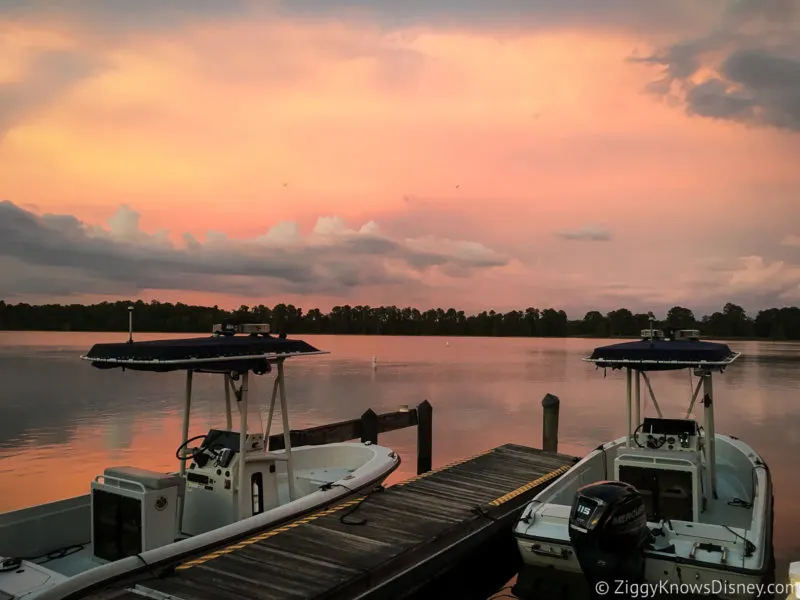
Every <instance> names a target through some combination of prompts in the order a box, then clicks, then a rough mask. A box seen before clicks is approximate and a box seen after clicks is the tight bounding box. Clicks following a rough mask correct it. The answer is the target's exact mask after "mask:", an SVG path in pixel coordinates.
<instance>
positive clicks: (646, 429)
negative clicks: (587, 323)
mask: <svg viewBox="0 0 800 600" xmlns="http://www.w3.org/2000/svg"><path fill="white" fill-rule="evenodd" d="M740 355H741V353H739V352H734V351H732V350H731V349H730V347H729V346H728V345H727V344H723V343H713V342H707V341H702V340H700V332H699V331H697V330H679V331H673V332H670V333H668V334H667V335H665V334H664V332H663V331H662V330H658V329H652V328H650V329H645V330H643V331H642V339H640V340H638V341H629V342H622V343H617V344H612V345H608V346H602V347H598V348H596V349H595V350H594V352H592V354H591V356H588V357H586V358H585V359H584V360H586V361H588V362H590V363H594V364H595V365H596V366H597V367H601V368H603V369H606V368H610V369H614V370H617V369H624V370H625V380H626V390H627V394H626V421H627V423H626V429H627V432H626V434H625V435H624V436H623V437H620V438H618V439H616V440H613V441H610V442H606V443H603V444H601V445H600V446H599V447H598V448H597V449H595V450H594V451H592V452H590V453H589V454H588V455H587V456H586V457H585V458H583V459H582V460H581V461H580V462H578V463H576V464H575V466H574V467H572V469H570V471H568V472H567V473H566V474H565V475H564V476H562V477H561V478H560V479H558V480H556V481H555V482H554V483H552V484H551V485H550V486H548V487H547V488H546V489H544V490H543V491H542V492H541V493H539V494H538V495H537V496H536V497H535V498H534V499H533V500H532V501H531V502H530V504H529V505H528V506H527V507H526V508H525V510H524V511H523V513H522V516H521V518H520V519H519V521H518V522H517V524H516V526H515V528H514V535H515V537H516V541H517V546H518V548H519V551H520V553H521V555H522V558H523V562H524V564H525V568H524V572H521V573H520V578H521V579H524V580H525V583H524V586H525V588H526V589H528V590H530V589H537V586H539V587H538V589H542V587H541V586H546V585H548V584H552V582H554V581H556V582H560V583H559V585H563V584H564V582H569V581H570V578H569V577H568V576H566V575H569V574H580V575H581V576H582V577H585V579H587V580H588V581H589V583H590V584H594V585H596V584H597V582H599V581H603V582H605V583H606V584H608V585H611V586H614V585H615V584H614V583H613V582H614V581H621V580H628V581H631V582H633V583H637V582H638V583H642V582H644V583H650V584H654V585H662V584H661V582H664V584H667V587H666V588H665V589H668V590H672V592H675V591H678V590H684V593H685V590H686V589H694V590H696V591H697V593H699V594H700V595H703V594H704V592H707V593H711V594H714V595H716V596H717V597H721V598H751V597H754V596H755V593H756V591H757V590H758V587H757V585H758V584H759V583H763V582H765V581H769V580H770V579H771V578H772V577H774V556H773V549H772V524H773V521H772V510H773V497H772V483H771V477H770V473H769V470H768V468H767V465H766V464H765V463H764V461H763V460H762V458H761V457H760V456H759V455H758V453H757V452H756V451H755V450H753V448H751V447H750V446H749V445H748V444H746V443H745V442H743V441H742V440H740V439H737V438H735V437H733V436H730V435H723V434H720V433H716V431H715V427H714V404H715V397H714V389H713V383H712V378H713V374H714V373H722V372H723V371H724V370H725V369H726V368H727V367H728V366H730V365H731V364H732V363H733V362H734V361H735V360H736V359H737V358H739V356H740ZM678 369H691V370H692V371H693V374H694V376H695V377H697V383H696V385H694V386H693V394H692V396H691V400H690V402H689V407H688V410H687V411H686V414H685V415H684V416H683V418H666V417H664V416H663V415H662V411H661V408H660V406H659V404H658V401H657V399H656V395H655V393H654V391H653V386H652V383H651V380H650V375H649V374H650V373H652V372H658V371H672V370H678ZM642 383H644V386H643V385H642ZM642 387H646V389H647V393H648V395H649V397H650V399H651V400H652V404H653V408H654V409H655V412H656V414H657V416H654V417H646V418H642V393H641V391H642ZM698 399H699V400H700V403H701V404H702V406H703V414H704V419H703V424H702V425H701V424H699V423H698V422H697V421H695V420H694V419H693V418H691V417H692V410H693V408H694V407H695V405H696V403H697V401H698ZM565 576H566V577H565ZM573 581H574V578H573ZM594 585H592V586H591V587H594ZM668 585H672V586H673V587H671V588H670V587H668ZM681 585H683V586H684V587H680V586H681ZM686 585H693V586H695V587H694V588H686ZM698 585H700V586H703V585H705V586H706V587H697V586H698ZM600 587H601V588H602V586H600ZM663 587H664V585H662V588H663ZM612 589H613V588H612ZM662 591H663V590H662Z"/></svg>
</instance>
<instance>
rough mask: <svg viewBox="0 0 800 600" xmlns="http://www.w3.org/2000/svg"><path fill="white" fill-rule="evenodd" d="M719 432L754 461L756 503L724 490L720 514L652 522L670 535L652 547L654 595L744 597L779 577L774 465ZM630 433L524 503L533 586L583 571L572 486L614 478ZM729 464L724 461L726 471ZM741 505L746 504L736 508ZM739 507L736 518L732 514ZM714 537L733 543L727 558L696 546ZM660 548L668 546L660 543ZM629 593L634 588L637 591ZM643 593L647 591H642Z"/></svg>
mask: <svg viewBox="0 0 800 600" xmlns="http://www.w3.org/2000/svg"><path fill="white" fill-rule="evenodd" d="M716 438H717V444H718V447H719V448H720V449H721V451H720V454H722V456H723V457H727V458H729V459H730V460H731V461H735V460H740V461H743V460H745V459H746V460H747V461H748V462H750V463H752V469H753V470H752V479H753V483H754V484H755V485H756V486H757V487H756V489H757V492H756V494H755V497H754V498H753V500H752V503H751V506H749V507H744V508H739V507H736V506H734V507H733V508H731V507H730V505H731V502H730V501H729V499H728V497H727V496H725V494H724V493H723V492H720V499H719V500H717V499H714V500H713V501H712V502H716V503H718V504H721V505H722V506H715V507H711V508H710V510H711V512H713V511H714V510H718V511H719V510H726V511H728V512H727V513H719V514H720V520H719V521H718V522H679V521H673V522H670V523H668V524H665V523H661V522H659V523H653V522H650V523H648V527H649V528H650V530H651V531H652V532H654V533H659V534H661V535H662V536H666V537H661V538H659V539H668V541H669V542H670V544H671V547H670V549H666V548H665V547H664V546H656V547H655V548H653V549H648V550H645V557H646V567H645V580H646V582H647V583H648V584H649V585H650V588H648V589H649V591H650V595H649V596H647V597H652V596H653V595H655V593H656V592H660V593H661V594H664V595H670V594H671V595H673V596H674V595H675V594H676V593H678V592H679V591H680V593H683V594H698V595H699V596H711V597H717V598H725V599H730V600H743V599H747V598H756V597H759V592H760V591H761V592H763V591H765V590H766V587H765V586H766V584H768V583H771V582H774V580H775V579H774V578H775V561H774V552H773V543H772V535H773V523H774V515H773V509H774V499H773V489H772V480H771V475H770V473H769V470H768V468H767V467H766V464H764V462H763V461H762V460H761V459H760V457H759V456H758V455H757V454H756V453H755V451H754V450H753V449H752V448H750V447H749V446H748V445H746V444H744V443H743V442H741V441H740V440H738V439H736V438H732V437H730V436H724V435H720V434H717V436H716ZM624 439H625V438H620V439H618V440H615V441H613V442H609V443H607V444H604V445H603V446H601V447H600V448H598V449H597V450H595V451H593V452H592V453H590V454H589V455H587V456H586V457H585V458H584V459H583V460H581V461H580V462H578V463H577V464H576V465H575V466H574V467H573V468H572V469H571V470H570V471H568V472H567V473H565V474H564V475H563V476H562V478H560V479H559V480H557V481H555V482H554V483H553V484H551V485H550V486H549V487H548V488H547V489H545V490H543V491H542V492H541V493H540V494H539V495H537V497H536V498H535V499H534V500H533V501H532V502H531V503H530V504H529V505H528V506H527V507H526V509H525V511H523V515H522V518H521V519H520V521H518V523H517V525H516V526H515V530H514V536H515V539H516V543H517V548H518V550H519V554H520V556H521V558H522V562H523V565H524V570H525V574H524V576H522V578H523V579H524V580H525V585H524V587H525V588H526V589H527V588H530V587H531V586H532V585H534V586H536V585H538V587H540V588H541V585H543V584H541V583H539V584H534V583H532V582H533V580H536V579H540V580H548V579H550V580H553V581H555V580H559V581H562V580H564V578H565V577H566V578H567V580H571V579H577V578H580V579H582V570H581V567H580V564H579V562H578V559H577V556H576V554H575V552H574V550H573V548H572V545H571V544H570V542H569V532H568V522H569V514H570V510H571V500H570V493H572V497H574V491H573V490H574V489H577V488H578V487H580V486H582V485H586V484H588V483H591V482H594V481H600V480H603V479H609V478H610V479H613V475H612V471H611V468H612V463H613V456H614V453H615V452H616V451H619V452H620V453H623V452H625V451H626V450H627V449H625V448H623V446H624ZM605 454H607V456H605ZM721 464H722V466H723V467H724V466H725V465H724V464H723V463H721ZM741 465H742V463H741V462H739V463H736V464H735V466H736V467H737V468H741ZM729 466H730V465H729ZM730 472H731V471H726V470H725V469H721V473H722V475H726V474H728V473H730ZM748 476H749V473H748ZM730 489H733V487H730V488H726V490H725V492H726V493H728V492H729V490H730ZM734 504H735V503H734ZM735 510H740V511H741V512H740V513H736V512H733V511H735ZM723 515H724V516H723ZM731 515H732V516H731ZM737 515H738V516H739V521H738V522H737V523H734V522H732V521H726V520H725V518H733V517H736V516H737ZM748 515H750V516H748ZM665 531H666V533H664V532H665ZM743 536H745V537H747V539H748V541H749V542H752V543H751V544H750V545H751V547H752V549H751V551H750V552H745V551H744V550H743V549H742V548H746V547H747V544H743V543H742V542H743ZM654 539H655V538H654ZM707 541H713V542H715V543H716V544H719V545H720V546H724V547H728V548H730V549H732V550H731V552H730V555H729V556H728V558H727V560H726V558H725V554H722V558H720V556H721V555H720V554H719V553H718V552H716V553H711V552H704V551H702V550H699V551H696V548H697V547H698V546H700V545H701V544H700V543H701V542H707ZM664 544H665V545H666V543H665V542H664ZM658 548H661V549H662V551H661V552H659V551H657V550H658ZM625 595H628V596H631V594H630V593H628V594H625ZM639 597H645V596H644V595H643V594H641V593H640V594H639Z"/></svg>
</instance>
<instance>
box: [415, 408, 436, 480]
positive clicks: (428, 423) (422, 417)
mask: <svg viewBox="0 0 800 600" xmlns="http://www.w3.org/2000/svg"><path fill="white" fill-rule="evenodd" d="M432 463H433V406H431V403H430V402H428V401H427V400H423V401H422V402H421V403H420V404H419V406H417V475H422V474H423V473H427V472H428V471H430V470H431V468H432Z"/></svg>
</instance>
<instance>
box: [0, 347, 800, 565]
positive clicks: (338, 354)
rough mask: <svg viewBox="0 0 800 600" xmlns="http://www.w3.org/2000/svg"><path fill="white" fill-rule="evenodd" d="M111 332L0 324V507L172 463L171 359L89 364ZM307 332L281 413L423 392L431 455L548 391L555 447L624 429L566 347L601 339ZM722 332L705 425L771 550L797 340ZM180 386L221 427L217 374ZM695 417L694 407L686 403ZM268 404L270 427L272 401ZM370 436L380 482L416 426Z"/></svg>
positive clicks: (483, 442)
mask: <svg viewBox="0 0 800 600" xmlns="http://www.w3.org/2000/svg"><path fill="white" fill-rule="evenodd" d="M121 336H123V337H124V334H113V333H112V334H81V333H55V334H53V333H10V332H0V381H3V383H4V385H3V387H2V389H0V510H9V509H12V508H17V507H21V506H25V505H29V504H31V503H38V502H45V501H48V500H53V499H57V498H61V497H65V496H69V495H75V494H79V493H85V492H86V491H87V490H88V486H89V481H91V479H92V478H93V477H94V476H95V475H96V474H98V473H100V472H102V469H103V468H104V467H105V466H107V465H109V464H134V465H137V466H141V467H145V468H151V469H156V470H166V469H174V468H175V467H176V465H177V463H176V461H175V454H174V453H175V449H176V447H177V445H178V443H179V441H180V422H181V410H182V408H181V407H182V402H183V393H184V378H183V374H181V373H163V374H162V373H155V374H154V373H139V372H130V371H129V372H124V373H123V372H120V371H102V370H99V369H94V368H92V367H91V366H90V365H89V364H88V363H86V362H84V361H81V360H79V359H78V356H79V355H80V354H81V353H83V352H85V351H86V350H87V349H88V348H89V347H91V345H92V344H93V343H95V342H102V341H118V340H119V339H120V337H121ZM139 337H140V338H144V337H145V335H144V334H139ZM146 337H150V338H158V337H166V336H163V335H159V334H153V335H150V336H146ZM306 339H307V340H308V341H309V342H310V343H312V344H314V345H316V346H317V347H319V348H321V349H325V350H329V351H330V352H331V354H329V355H324V356H318V357H305V358H298V359H293V360H290V361H288V362H287V369H286V372H287V394H288V396H289V400H290V411H291V415H290V417H291V426H292V427H293V428H302V427H306V426H310V425H318V424H322V423H326V422H331V421H336V420H341V419H347V418H352V417H357V416H359V415H360V414H361V413H362V412H363V411H364V410H365V409H366V408H369V407H371V408H373V409H374V410H376V411H378V412H381V411H388V410H394V409H396V408H397V407H399V406H400V405H409V406H415V405H417V404H418V403H419V402H421V401H422V400H424V399H426V398H427V399H429V400H430V401H431V403H432V404H433V407H434V436H435V437H434V466H437V465H441V464H445V463H448V462H451V461H454V460H456V459H459V458H463V457H465V456H469V455H472V454H475V453H477V452H480V451H482V450H485V449H488V448H491V447H493V446H497V445H500V444H504V443H507V442H513V443H519V444H528V445H539V444H540V443H541V404H540V401H541V398H542V397H543V396H544V395H545V394H546V393H553V394H556V395H557V396H559V397H560V398H561V416H560V443H561V448H560V449H561V450H562V451H563V452H567V453H572V454H582V453H585V452H586V451H587V450H590V449H592V448H594V447H596V446H597V445H598V444H599V443H600V442H602V441H605V440H608V439H610V438H613V437H617V436H619V435H622V434H624V431H625V425H624V423H625V377H624V375H623V374H622V373H620V372H613V371H610V370H608V371H607V372H604V371H603V370H602V369H596V368H595V367H594V366H593V365H591V364H589V363H585V362H583V361H581V358H582V357H583V356H586V355H587V354H589V353H590V352H591V350H592V349H593V348H594V347H595V346H597V345H601V344H603V343H605V342H604V341H602V340H582V339H568V340H546V339H482V338H451V339H445V338H380V337H354V336H336V337H325V336H309V337H307V338H306ZM448 342H449V345H447V343H448ZM731 345H732V346H733V347H734V348H735V349H737V350H741V351H743V352H744V354H745V357H744V358H743V359H742V360H741V361H740V362H739V363H737V364H734V365H733V366H732V367H731V368H729V369H728V370H727V371H726V373H725V374H724V375H722V376H721V377H718V378H716V380H715V392H716V397H717V402H716V417H717V425H718V430H719V431H722V432H725V433H730V434H733V435H736V436H739V437H741V438H742V439H745V440H747V442H748V443H750V444H751V445H753V446H754V447H755V448H756V449H757V450H758V451H759V452H761V453H762V454H763V455H764V458H765V459H766V460H767V461H768V463H769V464H770V467H771V469H772V473H773V479H774V485H775V494H776V500H775V508H776V519H777V520H776V528H775V547H776V550H777V553H778V556H779V557H783V558H785V557H787V556H790V555H791V553H794V552H798V551H800V548H797V546H798V544H797V543H796V542H794V539H795V538H796V537H797V533H798V532H800V500H797V499H796V497H795V496H794V495H793V494H792V491H791V490H792V481H791V480H792V479H793V476H794V470H793V466H794V465H793V462H794V456H796V455H797V454H798V450H800V433H798V431H797V429H796V428H797V426H798V424H800V406H798V404H797V402H796V390H797V389H798V385H799V384H800V369H798V367H800V345H798V344H789V343H775V344H772V343H765V342H746V343H738V342H737V343H732V344H731ZM373 356H376V357H377V369H373V368H372V357H373ZM651 381H652V384H653V388H654V391H655V393H656V397H657V398H658V401H659V404H660V406H661V409H662V411H663V412H664V414H665V415H675V416H683V415H684V414H685V412H686V408H687V407H688V404H689V401H690V398H691V393H692V389H691V383H692V382H691V380H690V378H689V374H688V373H687V372H685V371H683V372H668V373H656V374H653V375H652V376H651ZM271 385H272V376H271V375H267V376H264V377H254V378H252V386H251V389H252V395H251V398H253V402H252V403H251V405H250V411H249V412H250V414H249V419H250V423H252V424H256V423H258V422H259V421H260V422H261V423H264V422H265V421H266V408H267V406H266V405H267V402H268V400H269V394H270V392H271ZM194 391H195V397H194V400H193V404H192V415H193V420H192V434H198V433H204V432H205V431H206V430H207V429H209V428H210V427H212V426H217V427H219V426H224V424H225V417H224V406H225V404H224V392H223V385H222V380H221V378H220V377H219V376H211V375H197V376H196V377H195V378H194ZM642 394H643V413H644V414H645V415H654V414H655V409H654V408H653V405H652V403H651V402H650V400H649V397H648V395H647V392H646V388H645V386H644V385H643V386H642ZM695 416H696V417H698V418H702V408H701V407H700V406H697V407H696V409H695ZM275 419H276V424H275V426H274V431H275V432H276V433H277V432H279V431H280V414H279V412H278V413H277V414H276V416H275ZM380 441H381V442H382V443H384V444H387V445H390V446H392V447H394V448H396V449H397V450H398V451H399V452H400V454H401V456H402V457H403V459H404V461H403V463H402V465H401V467H400V469H399V470H398V471H397V472H396V473H395V474H393V475H392V478H391V479H390V483H391V482H394V481H398V480H401V479H405V478H407V477H409V476H411V475H413V474H414V469H415V468H416V461H415V460H414V456H415V451H416V433H415V432H414V431H413V430H406V431H397V432H392V433H389V434H385V435H383V436H381V440H380Z"/></svg>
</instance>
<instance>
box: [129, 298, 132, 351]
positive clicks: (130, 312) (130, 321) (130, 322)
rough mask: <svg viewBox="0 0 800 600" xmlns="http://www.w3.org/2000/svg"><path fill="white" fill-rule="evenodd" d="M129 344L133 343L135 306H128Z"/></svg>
mask: <svg viewBox="0 0 800 600" xmlns="http://www.w3.org/2000/svg"><path fill="white" fill-rule="evenodd" d="M128 343H129V344H132V343H133V304H131V305H130V306H128Z"/></svg>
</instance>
